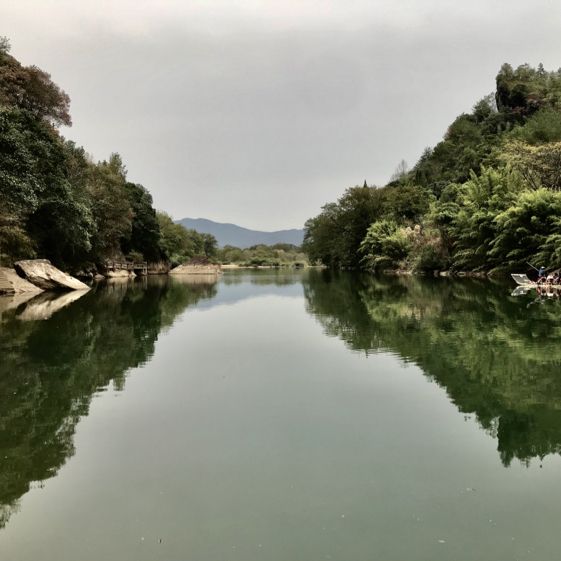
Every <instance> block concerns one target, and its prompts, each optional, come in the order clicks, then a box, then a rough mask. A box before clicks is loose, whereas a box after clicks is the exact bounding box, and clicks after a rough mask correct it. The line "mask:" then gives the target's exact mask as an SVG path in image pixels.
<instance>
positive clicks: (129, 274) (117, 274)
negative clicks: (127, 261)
mask: <svg viewBox="0 0 561 561" xmlns="http://www.w3.org/2000/svg"><path fill="white" fill-rule="evenodd" d="M134 277H136V274H135V273H134V271H125V270H124V269H118V270H117V271H107V272H106V273H105V278H108V279H134Z"/></svg>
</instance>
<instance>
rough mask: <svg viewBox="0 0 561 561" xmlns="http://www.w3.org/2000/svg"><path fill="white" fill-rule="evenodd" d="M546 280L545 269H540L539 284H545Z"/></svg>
mask: <svg viewBox="0 0 561 561" xmlns="http://www.w3.org/2000/svg"><path fill="white" fill-rule="evenodd" d="M545 279H546V276H545V267H540V269H539V271H538V283H542V282H545Z"/></svg>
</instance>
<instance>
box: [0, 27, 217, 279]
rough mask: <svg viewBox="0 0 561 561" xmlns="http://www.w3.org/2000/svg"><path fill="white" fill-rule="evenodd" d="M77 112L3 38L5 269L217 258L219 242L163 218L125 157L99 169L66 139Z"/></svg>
mask: <svg viewBox="0 0 561 561" xmlns="http://www.w3.org/2000/svg"><path fill="white" fill-rule="evenodd" d="M69 106H70V99H69V97H68V95H67V94H66V93H64V92H63V91H62V90H61V89H60V88H59V87H58V86H57V85H56V84H54V83H53V82H52V80H51V78H50V76H49V74H47V73H46V72H44V71H42V70H40V69H39V68H37V67H35V66H29V67H25V66H22V65H21V64H20V63H19V62H18V61H17V60H16V59H15V58H14V57H13V56H11V55H10V54H9V44H8V42H7V40H5V39H2V38H0V264H1V265H7V264H10V263H11V262H13V261H15V260H17V259H21V258H32V257H46V258H48V259H50V260H51V261H53V262H54V263H55V264H57V265H59V266H63V267H67V268H70V269H73V270H77V269H85V268H86V269H87V268H89V269H93V268H95V267H96V265H102V264H103V263H104V261H105V260H106V259H114V258H119V259H123V258H128V259H130V260H133V261H138V260H146V261H151V262H155V261H161V260H164V261H168V260H169V261H171V262H172V263H175V264H177V263H178V262H180V261H184V260H187V259H189V258H192V257H195V256H204V257H206V258H208V257H212V256H213V255H214V253H215V252H216V240H215V239H214V238H213V237H212V236H208V235H207V234H198V233H197V232H193V231H190V232H188V231H186V230H185V229H184V228H183V227H182V226H178V225H174V224H173V222H172V221H171V219H169V217H168V218H167V219H164V218H162V217H158V216H157V215H156V210H155V209H154V207H153V202H152V197H151V195H150V193H149V192H148V191H147V190H146V189H145V188H144V187H143V186H142V185H139V184H136V183H131V182H129V181H128V180H127V170H126V168H125V165H124V164H123V161H122V160H121V158H120V156H119V155H118V154H116V153H114V154H111V156H110V157H109V159H108V160H107V161H101V162H94V161H93V160H92V158H91V157H90V156H88V154H87V153H86V152H85V150H84V149H83V148H81V147H78V146H76V145H75V144H74V143H73V142H70V141H68V140H65V139H64V138H63V137H62V136H61V134H60V133H59V131H58V129H57V126H59V125H67V126H69V125H70V124H71V119H70V114H69ZM170 223H171V225H170Z"/></svg>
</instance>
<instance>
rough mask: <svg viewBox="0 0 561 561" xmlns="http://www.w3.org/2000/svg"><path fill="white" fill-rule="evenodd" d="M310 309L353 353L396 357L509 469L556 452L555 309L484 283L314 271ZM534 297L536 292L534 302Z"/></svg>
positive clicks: (560, 356) (560, 428) (559, 421)
mask: <svg viewBox="0 0 561 561" xmlns="http://www.w3.org/2000/svg"><path fill="white" fill-rule="evenodd" d="M304 293H305V297H306V301H307V306H308V310H309V311H310V313H312V314H313V315H314V316H315V317H316V318H317V319H318V321H319V322H320V323H321V324H322V325H323V327H324V329H325V332H326V333H327V334H329V335H331V336H336V337H339V338H341V339H342V340H343V341H345V343H346V344H347V345H348V347H349V348H351V349H353V350H357V351H364V352H366V353H370V352H376V351H389V352H392V353H394V354H396V355H398V356H399V357H401V358H402V359H403V360H405V361H407V362H411V363H414V364H416V365H418V366H419V367H420V368H421V369H422V370H423V372H424V373H425V374H426V375H427V376H428V377H430V378H431V379H433V380H434V381H436V382H437V383H438V384H439V385H441V386H442V387H444V388H445V389H446V391H447V393H448V395H449V397H450V399H451V400H452V401H453V402H454V404H455V405H456V406H457V407H458V409H459V411H461V412H462V413H465V414H472V413H474V414H475V415H476V416H477V419H478V421H479V423H480V424H481V426H482V427H483V428H484V429H485V430H487V431H489V432H490V433H491V434H492V435H493V436H494V437H496V438H497V440H498V452H499V454H500V458H501V461H502V462H503V464H504V465H505V466H508V465H510V463H511V462H512V460H513V459H514V458H517V459H519V460H521V461H522V462H529V460H530V459H531V458H533V457H539V458H543V457H544V456H546V455H547V454H553V453H559V452H560V450H561V376H560V375H559V367H560V365H561V346H560V345H559V343H560V341H561V304H559V302H556V301H547V302H545V304H544V305H543V306H529V304H531V303H532V302H533V297H532V295H531V294H528V295H526V296H522V297H513V296H509V290H508V287H505V285H503V284H493V283H491V282H490V281H487V280H465V281H459V280H454V281H450V280H447V279H419V278H410V277H407V278H396V279H393V278H384V279H376V278H372V277H370V276H356V275H347V274H332V273H330V272H326V271H324V272H312V273H311V274H310V275H309V276H308V277H307V278H306V279H305V280H304ZM534 296H535V295H534Z"/></svg>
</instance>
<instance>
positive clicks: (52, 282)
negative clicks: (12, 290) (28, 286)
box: [14, 259, 89, 290]
mask: <svg viewBox="0 0 561 561" xmlns="http://www.w3.org/2000/svg"><path fill="white" fill-rule="evenodd" d="M14 267H15V269H16V271H17V273H18V275H20V276H21V277H23V278H24V279H26V280H27V281H29V282H30V283H32V284H34V285H35V286H38V287H39V288H42V289H43V290H89V286H88V285H87V284H84V283H83V282H81V281H79V280H78V279H75V278H74V277H71V276H70V275H67V274H66V273H63V272H62V271H60V270H59V269H57V268H56V267H54V266H53V265H51V262H50V261H49V260H48V259H29V260H27V261H17V262H16V263H14Z"/></svg>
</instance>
